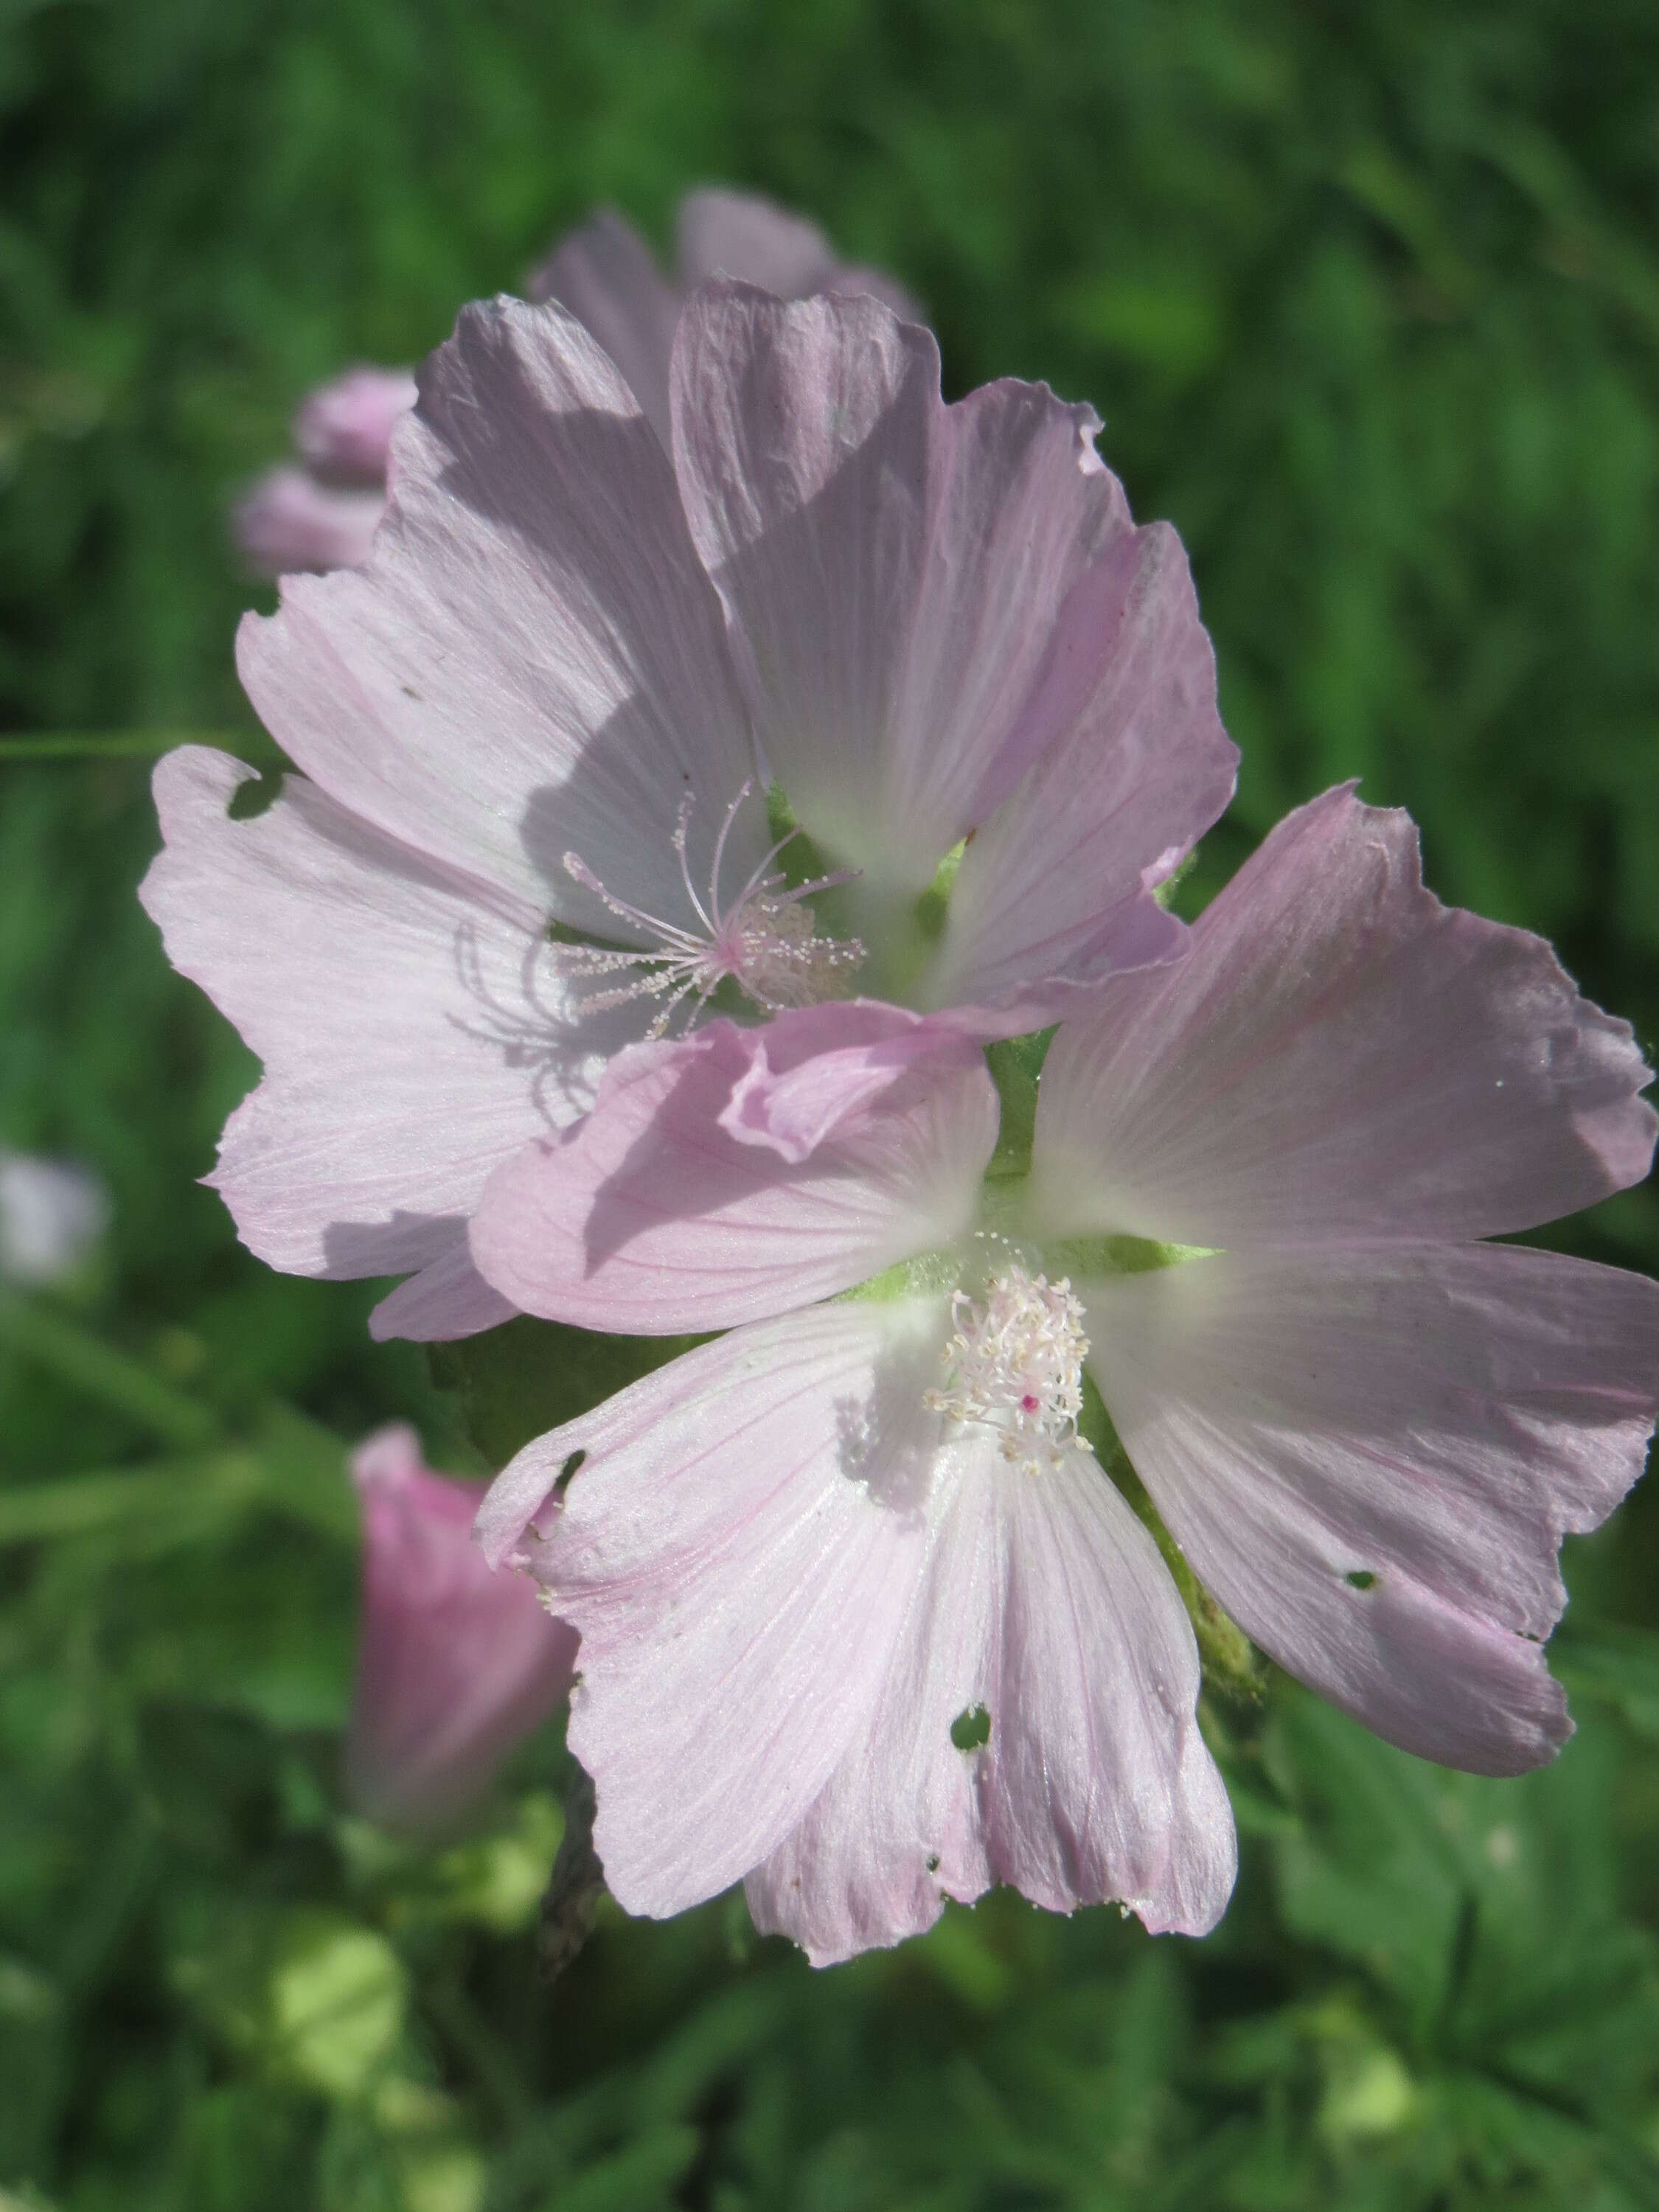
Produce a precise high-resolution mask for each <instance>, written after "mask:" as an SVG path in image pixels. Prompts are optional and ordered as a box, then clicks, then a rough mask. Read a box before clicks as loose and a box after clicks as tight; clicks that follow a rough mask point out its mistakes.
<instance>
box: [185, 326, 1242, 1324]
mask: <svg viewBox="0 0 1659 2212" xmlns="http://www.w3.org/2000/svg"><path fill="white" fill-rule="evenodd" d="M1098 428H1099V424H1098V421H1097V417H1096V416H1094V415H1093V413H1092V412H1091V410H1089V409H1088V408H1086V407H1080V406H1068V405H1066V404H1062V403H1061V402H1060V401H1059V400H1058V399H1056V398H1054V395H1053V394H1052V393H1051V392H1049V391H1048V389H1047V388H1046V386H1041V385H1027V384H1017V383H1013V382H1004V383H1000V384H993V385H989V386H985V387H984V388H983V389H982V390H981V391H978V392H974V393H972V394H971V395H970V396H969V398H966V399H963V400H962V401H960V402H958V403H957V404H954V405H951V406H946V405H945V403H944V401H943V400H942V398H940V395H939V355H938V349H937V348H936V346H935V344H934V343H933V338H932V337H930V336H929V335H928V334H927V331H923V330H921V329H919V328H917V327H916V326H915V325H912V324H907V323H903V322H901V321H900V320H899V319H897V318H896V316H895V315H894V314H892V313H891V312H890V310H889V309H888V308H886V307H884V306H882V305H880V304H879V303H878V302H877V301H874V300H872V299H869V298H841V297H823V298H816V299H811V300H808V301H800V302H797V303H794V304H787V303H785V302H782V301H779V300H776V299H775V298H772V297H769V296H768V295H764V294H762V293H760V292H757V291H755V290H752V289H748V288H747V287H744V286H742V285H737V284H730V283H716V284H712V285H710V286H708V287H707V288H706V289H704V290H703V291H702V292H700V293H699V294H698V295H696V297H695V298H694V299H693V300H692V301H691V302H690V305H689V306H688V307H687V308H686V310H685V312H684V314H683V316H682V317H681V319H680V322H679V326H678V337H677V339H676V343H675V352H674V367H673V455H672V458H670V456H669V454H668V453H666V452H665V449H664V447H663V444H662V442H661V440H660V439H659V436H658V435H657V432H656V430H655V429H654V428H653V427H652V425H651V423H650V422H649V421H648V420H647V417H646V416H645V415H644V414H643V413H642V412H641V406H640V403H639V401H638V399H637V398H636V397H635V394H634V393H633V392H631V391H630V389H629V386H628V385H627V383H626V381H625V380H623V377H622V376H621V374H619V373H618V371H617V368H616V366H615V365H614V363H612V362H611V361H610V360H609V359H608V358H607V357H606V356H605V354H604V353H603V352H602V351H601V350H600V349H599V346H598V345H597V344H596V343H595V342H594V340H593V338H592V336H591V335H590V334H589V332H588V331H586V330H585V329H584V328H583V327H582V326H581V325H580V324H579V323H577V322H575V321H574V320H573V319H572V318H571V317H569V316H568V314H566V313H563V312H562V310H560V309H558V308H556V307H526V306H524V305H522V304H521V303H519V302H516V301H497V302H495V304H493V305H489V306H481V307H470V308H468V309H467V310H466V311H465V313H463V315H462V317H461V319H460V323H459V328H458V330H457V331H456V334H455V337H454V338H453V340H452V341H451V343H449V344H447V345H446V346H444V347H442V348H441V349H440V350H439V351H438V353H437V354H436V355H435V356H434V358H433V360H432V361H431V362H429V363H428V366H427V368H426V369H425V371H424V372H423V374H422V397H421V402H420V405H419V407H418V409H417V410H416V413H415V415H414V416H411V417H410V418H409V419H408V420H407V421H406V422H405V423H404V426H403V427H402V428H400V430H399V431H398V435H397V455H398V465H397V469H396V471H395V473H396V479H397V481H396V489H395V491H394V495H393V498H392V507H391V509H390V511H389V513H388V516H387V520H386V522H385V524H384V525H383V526H382V527H381V530H380V534H379V536H378V538H377V539H376V541H375V547H374V553H373V555H372V556H371V558H370V559H369V561H368V565H367V566H366V567H365V568H362V569H361V570H358V571H355V572H343V573H341V574H335V575H331V576H327V577H320V578H295V579H290V580H289V582H288V583H287V584H286V585H285V586H284V591H283V605H282V607H281V610H280V611H279V612H278V613H277V614H276V616H275V617H271V618H270V619H269V620H263V619H260V618H258V617H248V618H247V620H246V622H245V623H244V625H243V628H242V631H241V634H240V641H239V643H240V668H241V673H242V678H243V681H244V683H245V684H246V687H247V690H248V692H249V695H250V696H251V697H252V700H253V702H254V704H255V705H256V706H257V707H258V709H259V711H260V713H261V714H262V715H263V717H264V720H265V722H266V724H267V725H268V726H269V727H270V731H271V732H272V734H273V735H274V736H275V737H276V739H277V741H278V742H279V743H280V744H281V745H282V746H283V749H284V750H285V751H286V752H287V754H288V755H289V757H290V758H291V759H292V760H294V761H295V763H297V765H298V766H299V768H300V769H302V770H303V771H304V774H303V775H293V776H290V777H289V779H288V780H287V781H286V782H285V784H284V785H283V788H282V791H281V793H280V795H278V796H277V797H276V799H275V802H274V803H273V804H271V805H270V806H268V807H267V808H266V809H265V810H264V811H262V812H258V813H257V814H254V815H252V817H248V818H241V810H240V808H237V809H236V810H235V811H232V803H233V801H234V799H235V796H236V793H238V791H239V790H240V788H241V787H242V786H243V785H244V784H245V783H246V781H247V780H248V778H249V775H250V771H249V770H248V769H246V768H244V767H243V766H242V765H241V764H240V763H238V762H236V761H234V760H233V759H231V758H229V757H228V756H226V755H225V754H222V753H217V752H212V751H209V750H204V749H202V748H194V747H192V748H187V749H185V750H181V751H179V752H176V753H173V754H172V755H170V756H169V757H167V759H166V760H164V761H163V762H162V763H161V766H160V768H159V769H158V770H157V773H156V778H155V792H156V799H157V804H158V806H159V810H160V812H161V824H162V829H163V832H164V835H165V838H166V850H165V851H164V852H163V853H162V854H161V856H160V858H159V859H158V860H157V861H156V863H155V866H154V867H153V869H152V870H151V872H150V874H149V877H148V878H147V879H146V881H145V884H144V887H143V897H144V900H145V902H146V904H147V905H148V907H149V910H150V912H151V914H152V915H154V916H155V919H156V920H157V921H159V922H160V924H161V927H162V930H163V932H164V933H165V936H166V939H167V949H168V951H169V953H170V955H171V957H172V958H173V963H174V964H175V965H176V966H177V967H179V969H182V970H183V972H184V973H185V974H186V975H190V976H192V977H193V978H194V979H195V980H196V981H198V982H200V983H201V984H202V985H203V987H204V988H205V989H206V990H207V991H208V992H209V993H210V995H211V996H212V997H213V998H214V1000H216V1003H217V1004H218V1005H219V1006H221V1007H222V1009H223V1011H224V1012H227V1013H228V1015H229V1016H230V1017H231V1018H232V1019H233V1020H234V1022H235V1023H236V1024H237V1026H238V1027H239V1028H240V1030H241V1032H242V1034H243V1036H245V1037H246V1040H247V1042H249V1043H250V1044H251V1045H252V1047H253V1048H254V1049H255V1050H256V1051H257V1052H258V1054H260V1056H261V1058H262V1059H263V1060H264V1063H265V1073H264V1081H263V1083H262V1085H260V1088H259V1089H258V1091H256V1092H255V1093H254V1095H253V1096H252V1097H251V1098H250V1099H249V1100H247V1101H246V1103H245V1104H244V1105H243V1106H242V1107H240V1109H238V1111H237V1113H236V1114H235V1115H234V1116H233V1118H232V1120H231V1121H230V1123H229V1125H228V1128H227V1130H226V1133H225V1138H224V1142H223V1146H222V1150H221V1154H220V1159H219V1164H218V1167H217V1170H216V1173H215V1175H214V1176H213V1177H212V1180H213V1181H214V1182H215V1183H216V1186H217V1188H219V1189H220V1190H221V1191H222V1194H224V1196H225V1199H226V1200H227V1202H228V1205H229V1206H230V1208H231V1210H232V1212H233V1213H234V1215H235V1217H236V1220H237V1225H238V1226H239V1228H240V1231H241V1233H242V1235H243V1237H244V1239H245V1240H246V1243H248V1244H249V1245H251V1246H252V1249H254V1250H255V1251H256V1252H257V1253H258V1254H259V1255H260V1256H261V1257H263V1258H264V1259H266V1260H268V1261H270V1263H271V1264H272V1265H274V1266H276V1267H283V1268H287V1269H290V1270H293V1271H295V1272H298V1273H313V1274H325V1275H332V1276H350V1275H375V1274H392V1273H413V1275H414V1278H415V1279H414V1280H413V1281H412V1282H411V1283H410V1284H409V1285H405V1286H404V1289H403V1290H401V1291H398V1292H397V1293H394V1295H393V1297H392V1299H391V1300H390V1301H389V1302H388V1303H387V1304H386V1305H384V1306H383V1307H382V1308H381V1309H380V1314H379V1317H378V1322H377V1326H378V1327H379V1328H380V1329H381V1330H382V1331H384V1332H386V1333H391V1334H409V1335H426V1336H453V1335H459V1334H464V1333H465V1332H466V1331H467V1330H469V1329H473V1328H483V1327H486V1326H488V1325H489V1324H490V1323H491V1322H495V1321H498V1320H501V1319H502V1318H504V1317H505V1316H506V1315H507V1313H508V1312H509V1310H510V1308H509V1306H508V1305H507V1302H506V1301H505V1300H504V1299H503V1298H502V1297H501V1296H500V1295H499V1293H497V1292H495V1291H490V1290H488V1289H486V1288H485V1286H484V1285H483V1284H482V1283H481V1282H480V1281H479V1279H478V1278H477V1275H476V1274H475V1273H474V1272H473V1271H472V1269H471V1266H470V1263H469V1261H468V1257H467V1250H466V1243H465V1225H466V1219H467V1217H468V1215H469V1214H470V1212H471V1208H472V1206H473V1204H474V1202H475V1201H476V1200H477V1196H478V1194H479V1192H480V1191H481V1190H482V1188H483V1184H484V1182H485V1179H486V1177H487V1176H488V1175H489V1172H490V1171H491V1170H492V1169H493V1168H495V1166H496V1165H497V1164H499V1163H500V1162H501V1160H503V1159H505V1158H507V1157H509V1156H510V1155H511V1154H512V1153H513V1152H515V1151H517V1150H518V1149H519V1147H520V1146H521V1145H522V1144H524V1143H525V1141H526V1139H529V1138H531V1137H532V1136H534V1135H536V1134H537V1133H544V1132H546V1131H548V1130H550V1129H553V1128H556V1127H561V1126H562V1125H565V1124H567V1123H568V1122H570V1121H573V1120H574V1119H576V1118H577V1117H578V1116H579V1115H582V1114H584V1113H586V1111H587V1110H588V1109H590V1108H592V1107H593V1105H594V1103H595V1097H596V1091H595V1086H596V1084H597V1080H598V1077H599V1073H600V1071H601V1070H602V1068H603V1066H605V1061H606V1060H607V1058H608V1057H609V1055H610V1054H612V1053H614V1052H615V1051H617V1049H618V1048H621V1047H622V1046H623V1045H624V1044H626V1043H628V1042H631V1041H635V1040H637V1039H639V1038H641V1036H645V1035H646V1034H647V1032H649V1031H651V1030H653V1029H655V1028H660V1027H661V1025H662V1023H663V1021H664V1019H665V1018H667V1017H669V1016H672V1018H673V1019H674V1020H675V1021H676V1023H677V1024H678V1023H679V1022H690V1021H692V1020H695V1019H696V1018H698V1017H699V1016H700V1015H701V1014H702V1012H704V1011H705V1009H706V1008H708V1006H709V1004H710V1001H711V1000H715V994H719V997H718V1000H716V1004H717V1005H718V1006H722V1007H724V1008H726V1010H728V1011H732V1012H741V1014H742V1015H743V1017H744V1018H746V1019H748V1020H750V1021H760V1020H762V1019H763V1018H764V1017H766V1016H767V1015H769V1014H770V1013H772V1012H775V1011H776V1010H777V1009H778V1008H779V1007H781V1006H812V1005H814V1004H815V1003H817V1002H818V1001H823V1000H842V999H845V998H846V997H848V995H849V994H851V993H853V992H854V991H860V992H863V993H866V994H869V995H870V997H871V998H872V999H874V1000H879V1001H884V1002H890V1004H891V1005H892V1006H896V1007H898V1008H900V1009H903V1010H905V1011H904V1012H902V1014H901V1015H900V1016H899V1018H898V1019H897V1022H896V1028H895V1030H894V1032H893V1033H892V1034H890V1035H888V1036H886V1037H885V1039H884V1042H883V1043H882V1045H881V1047H880V1050H879V1052H878V1053H876V1054H875V1057H874V1059H872V1060H870V1059H867V1060H866V1081H869V1080H872V1079H878V1078H879V1077H880V1073H881V1070H880V1068H879V1066H877V1064H876V1063H877V1061H878V1060H880V1059H881V1058H882V1057H883V1055H884V1056H885V1058H886V1059H887V1060H890V1061H893V1062H895V1063H896V1062H897V1061H901V1060H902V1059H903V1058H904V1056H905V1054H907V1053H908V1052H910V1051H913V1050H916V1049H922V1048H926V1046H927V1041H928V1036H929V1035H931V1030H929V1031H928V1032H927V1034H924V1035H921V1036H920V1037H918V1036H917V1034H916V1033H917V1032H918V1030H919V1028H920V1022H921V1017H922V1016H927V1017H928V1018H930V1020H931V1022H932V1024H933V1026H937V1025H938V1024H939V1022H941V1021H947V1022H948V1024H949V1025H950V1026H952V1027H954V1028H956V1029H957V1030H963V1031H966V1032H973V1033H985V1034H994V1033H997V1032H999V1031H1001V1032H1013V1031H1017V1030H1024V1029H1029V1028H1030V1027H1032V1026H1034V1025H1035V1024H1037V1023H1040V1022H1042V1021H1046V1020H1048V1019H1052V1018H1054V1015H1055V1014H1056V1013H1058V1012H1061V1011H1063V1010H1064V1008H1065V1007H1066V1006H1067V1005H1069V1004H1071V1003H1073V1001H1074V1000H1075V999H1076V997H1077V994H1079V992H1084V991H1086V990H1087V989H1089V988H1091V987H1093V986H1094V985H1096V984H1097V983H1098V982H1099V981H1100V980H1101V979H1102V978H1103V976H1105V975H1109V974H1111V973H1113V972H1115V970H1117V969H1121V968H1123V967H1127V966H1133V965H1135V964H1138V963H1143V962H1146V961H1149V960H1156V959H1159V958H1162V957H1167V956H1168V955H1169V954H1170V952H1171V951H1174V950H1175V949H1176V945H1177V943H1178V940H1179V937H1180V926H1179V925H1178V924H1177V923H1176V922H1175V921H1173V920H1171V919H1170V916H1169V915H1167V914H1165V912H1164V909H1163V908H1161V907H1160V906H1159V904H1158V902H1157V899H1156V897H1155V896H1154V894H1155V891H1156V890H1157V888H1158V885H1159V884H1161V882H1162V881H1163V880H1164V878H1166V877H1167V875H1168V874H1169V873H1170V871H1171V870H1172V869H1173V868H1174V867H1175V866H1176V864H1177V863H1178V861H1179V860H1181V858H1182V856H1183V855H1184V854H1186V853H1187V852H1188V850H1189V849H1190V848H1191V847H1192V845H1193V844H1194V842H1195V841H1196V840H1197V838H1198V837H1199V836H1200V835H1201V834H1202V833H1203V831H1204V830H1205V829H1207V828H1208V827H1209V825H1210V823H1212V822H1213V821H1214V819H1215V818H1216V817H1217V816H1218V814H1219V812H1220V811H1221V810H1222V809H1223V807H1224V806H1225V804H1226V801H1227V799H1228V797H1229V795H1230V793H1231V788H1232V783H1233V777H1234V769H1235V763H1236V758H1237V756H1236V753H1235V750H1234V748H1233V746H1232V745H1231V743H1230V742H1229V740H1228V739H1227V738H1226V736H1225V732H1224V731H1223V730H1222V728H1221V726H1220V723H1219V720H1218V716H1217V712H1216V703H1215V677H1214V664H1213V659H1212V654H1211V651H1210V647H1209V642H1208V640H1207V639H1206V635H1205V633H1204V630H1203V629H1202V626H1201V624H1200V621H1199V617H1198V611H1197V607H1196V605H1195V602H1194V593H1193V588H1192V582H1191V578H1190V576H1189V574H1188V568H1187V562H1186V559H1185V556H1184V555H1183V553H1182V549H1181V545H1180V542H1179V540H1178V539H1177V538H1176V536H1175V533H1174V532H1172V531H1171V530H1170V529H1169V528H1168V527H1167V526H1162V525H1158V524H1153V525H1152V526H1146V527H1140V528H1137V527H1136V526H1135V525H1134V524H1133V522H1132V521H1131V520H1130V517H1129V513H1128V510H1127V504H1126V502H1125V500H1124V496H1123V492H1122V489H1121V486H1120V485H1119V484H1118V483H1117V481H1116V479H1115V477H1113V476H1112V475H1111V474H1110V473H1109V471H1107V470H1106V469H1105V467H1104V466H1103V465H1102V463H1101V461H1100V459H1099V458H1098V456H1097V453H1096V451H1095V446H1094V439H1095V434H1096V432H1097V429H1098ZM793 823H799V824H800V825H801V827H802V828H803V829H804V830H805V833H806V836H807V838H809V839H810V841H811V848H813V849H812V850H811V854H810V856H809V857H807V858H805V859H804V860H802V861H801V862H800V863H799V866H797V865H795V855H796V854H799V853H802V852H803V851H804V850H805V849H806V848H805V844H804V841H803V840H802V839H800V838H798V837H792V836H791V830H792V825H793ZM780 838H782V839H783V840H784V842H783V843H782V844H781V846H780V844H779V842H778V841H779V839H780ZM967 841H970V842H967ZM555 940H557V941H555ZM862 1018H864V1019H865V1020H866V1024H867V1022H868V1021H869V1020H870V1019H873V1018H876V1017H872V1016H870V1015H868V1013H867V1012H866V1015H865V1016H864V1017H862ZM899 1031H908V1032H910V1033H911V1034H910V1036H909V1041H908V1042H906V1041H905V1040H904V1039H903V1038H902V1037H901V1036H899V1035H898V1034H897V1032H899ZM786 1103H787V1102H786ZM750 1105H751V1108H752V1109H753V1114H754V1117H755V1121H756V1124H757V1127H760V1128H763V1127H764V1125H765V1123H766V1119H767V1114H768V1111H769V1108H768V1105H767V1101H766V1098H765V1097H764V1096H763V1095H761V1093H759V1092H757V1093H756V1094H755V1095H754V1096H753V1097H751V1100H750ZM600 1110H601V1111H603V1110H604V1109H603V1108H602V1107H601V1109H600ZM783 1141H785V1142H787V1141H789V1140H788V1139H787V1137H786V1138H785V1139H783Z"/></svg>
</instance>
